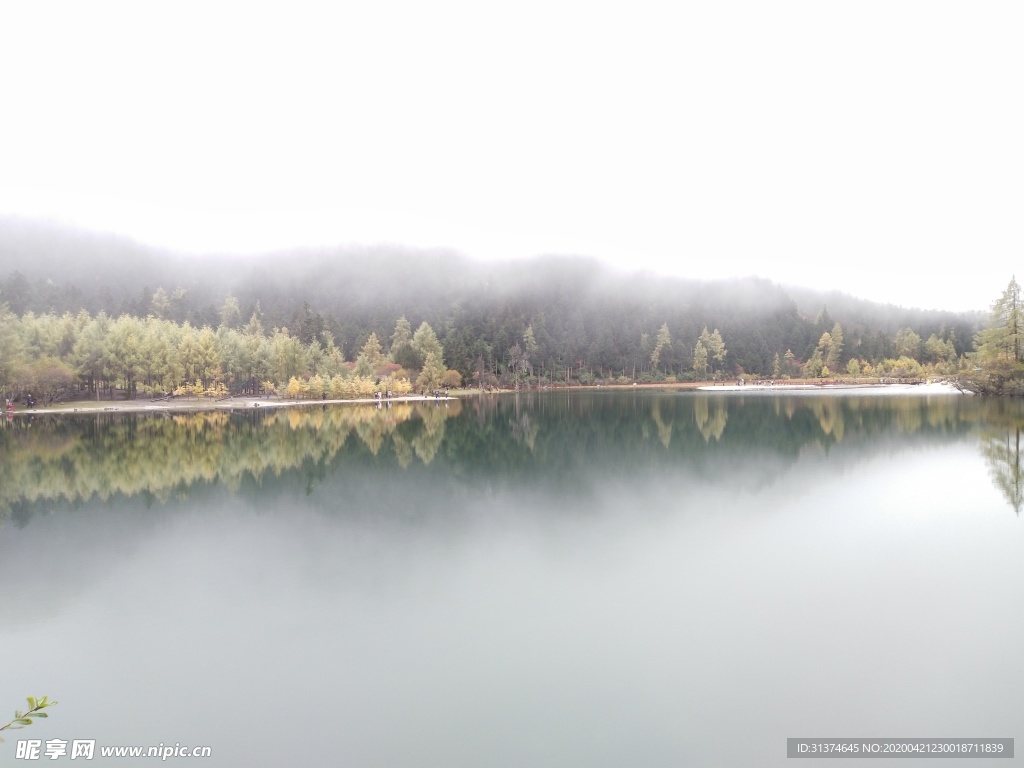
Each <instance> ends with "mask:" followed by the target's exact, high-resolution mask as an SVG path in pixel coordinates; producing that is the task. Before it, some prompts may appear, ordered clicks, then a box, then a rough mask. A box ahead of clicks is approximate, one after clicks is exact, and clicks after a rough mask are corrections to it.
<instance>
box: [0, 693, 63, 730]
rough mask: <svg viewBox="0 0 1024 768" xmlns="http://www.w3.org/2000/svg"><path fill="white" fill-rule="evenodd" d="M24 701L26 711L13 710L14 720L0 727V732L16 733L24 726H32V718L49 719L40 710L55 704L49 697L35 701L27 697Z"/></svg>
mask: <svg viewBox="0 0 1024 768" xmlns="http://www.w3.org/2000/svg"><path fill="white" fill-rule="evenodd" d="M26 700H27V701H28V711H26V712H19V711H17V710H15V712H14V719H13V720H11V722H9V723H7V725H0V731H6V730H7V729H10V730H12V731H17V730H19V729H21V728H24V727H25V726H26V725H32V718H34V717H49V715H48V714H46V713H45V712H43V711H42V710H44V709H46V708H47V707H52V706H53V705H54V704H56V703H57V702H56V701H50V697H49V696H43V698H41V699H35V698H33V697H32V696H29V697H28V698H27V699H26ZM0 741H3V739H0Z"/></svg>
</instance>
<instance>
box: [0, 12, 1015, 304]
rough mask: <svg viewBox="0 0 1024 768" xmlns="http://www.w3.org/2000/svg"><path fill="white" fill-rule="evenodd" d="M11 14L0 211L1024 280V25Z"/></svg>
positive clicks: (268, 242) (805, 274)
mask: <svg viewBox="0 0 1024 768" xmlns="http://www.w3.org/2000/svg"><path fill="white" fill-rule="evenodd" d="M0 5H2V9H3V13H2V18H3V20H2V24H0V215H5V214H11V213H16V214H30V215H42V216H47V217H53V218H57V219H60V220H64V221H68V222H73V223H78V224H84V225H87V226H89V227H92V228H98V229H103V230H109V231H114V232H119V233H124V234H129V235H132V236H134V237H136V238H138V239H141V240H143V241H146V242H150V243H153V244H158V245H164V246H169V247H172V248H176V249H187V250H194V251H196V252H199V253H203V252H210V251H243V252H245V251H259V250H266V249H270V248H279V247H283V246H288V245H298V244H309V243H338V244H343V243H379V242H394V243H403V244H409V245H418V246H443V247H450V248H453V249H456V250H459V251H462V252H464V253H466V254H468V255H470V256H474V257H480V258H495V257H500V258H507V257H527V256H533V255H537V254H541V253H563V254H586V255H593V256H597V257H600V258H602V259H605V260H607V261H610V262H613V263H619V264H622V265H624V266H626V267H629V268H634V267H637V268H641V267H642V268H650V269H655V270H661V271H665V272H671V273H675V274H682V275H690V276H694V277H718V276H723V277H724V276H733V275H748V274H757V275H762V276H764V277H768V278H770V279H772V280H775V281H778V282H784V283H796V284H801V285H809V286H812V287H819V288H838V289H841V290H844V291H847V292H849V293H853V294H855V295H859V296H863V297H865V298H871V299H876V300H883V301H892V302H895V303H898V304H904V305H913V306H922V307H936V308H948V309H983V308H986V307H987V306H988V305H989V304H990V303H991V301H992V300H993V299H994V298H996V296H998V294H999V293H1000V291H1001V290H1002V289H1003V288H1004V287H1005V285H1006V282H1007V281H1008V280H1009V278H1010V276H1011V274H1013V273H1014V272H1015V271H1019V272H1020V273H1021V276H1022V277H1024V268H1022V269H1020V270H1018V266H1019V265H1021V264H1022V263H1024V262H1021V254H1022V253H1024V247H1022V246H1024V234H1022V222H1024V217H1022V213H1024V98H1022V97H1024V88H1022V86H1024V45H1021V40H1022V39H1024V3H1020V2H1019V1H1018V0H1013V1H1012V2H998V1H996V2H986V3H964V2H957V3H951V2H942V1H941V0H925V1H922V2H899V1H898V0H885V1H884V2H870V1H866V0H856V1H855V2H828V1H826V0H809V1H808V2H774V1H766V0H757V2H742V1H740V0H737V1H736V2H714V1H711V0H701V2H683V1H682V0H680V1H677V2H665V3H638V2H631V3H629V4H626V3H618V4H599V3H592V2H558V1H557V0H545V1H544V2H538V3H530V2H522V1H520V2H516V3H501V4H498V3H485V2H479V0H475V1H472V2H464V3H450V2H438V1H436V0H431V2H416V3H411V2H392V3H373V2H336V3H311V4H303V3H295V2H290V3H288V4H275V5H274V8H275V10H274V11H269V10H265V8H264V6H263V5H262V4H256V3H249V2H245V3H243V2H237V3H234V2H231V3H218V2H210V1H208V0H207V1H205V2H196V3H190V2H176V3H171V4H153V3H139V2H124V3H110V2H96V1H92V2H88V3H81V2H78V3H64V4H60V3H58V4H51V3H45V4H44V3H31V2H8V1H7V0H0ZM613 5H614V7H615V8H617V10H616V9H609V7H608V6H613Z"/></svg>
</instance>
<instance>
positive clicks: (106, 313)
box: [0, 221, 979, 396]
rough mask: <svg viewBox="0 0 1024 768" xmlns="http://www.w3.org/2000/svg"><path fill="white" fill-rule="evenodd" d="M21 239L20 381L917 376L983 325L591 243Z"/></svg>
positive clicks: (941, 365)
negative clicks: (819, 294) (516, 245)
mask: <svg viewBox="0 0 1024 768" xmlns="http://www.w3.org/2000/svg"><path fill="white" fill-rule="evenodd" d="M14 235H16V236H14ZM14 235H12V230H11V226H10V224H9V223H6V225H5V223H4V222H2V221H0V254H3V255H4V257H5V258H4V263H5V264H10V265H11V266H13V267H14V270H13V271H12V272H10V273H8V274H7V275H6V276H0V306H3V305H6V310H5V311H4V314H3V318H2V323H3V328H2V329H0V331H2V332H0V345H3V346H2V352H3V356H2V360H0V376H2V377H3V378H2V381H0V385H2V386H4V387H6V388H7V391H8V392H12V391H26V390H25V389H24V386H26V385H27V386H32V387H33V388H34V389H36V390H39V392H43V391H51V392H55V391H58V390H60V389H61V388H65V389H66V388H75V389H81V390H83V391H88V392H90V393H95V392H96V391H97V389H98V390H100V391H102V392H105V393H107V394H110V393H112V392H113V391H114V389H115V388H116V389H120V390H123V391H127V392H128V393H129V394H130V395H134V394H135V393H138V392H156V391H173V390H174V389H175V388H178V387H181V386H183V385H184V384H185V383H188V385H189V386H190V387H192V388H193V390H194V389H197V388H199V389H202V390H204V391H207V390H210V388H211V387H212V388H216V387H222V388H224V389H226V390H227V391H241V390H246V389H248V390H250V391H252V390H254V389H255V387H256V386H259V385H261V384H262V383H263V382H266V383H267V384H268V385H270V386H271V387H274V388H277V389H278V390H279V391H280V390H281V389H282V388H287V387H288V386H289V385H290V384H291V381H292V379H296V380H298V381H299V382H307V383H308V381H309V380H311V379H312V377H314V376H319V377H320V378H321V381H329V380H330V379H331V378H332V377H341V378H342V379H345V378H346V377H350V376H359V377H361V378H362V379H364V380H371V379H372V380H373V381H374V383H375V384H376V383H378V382H379V381H382V380H384V379H386V378H388V377H390V379H389V381H391V382H393V383H394V382H397V381H398V380H404V381H407V382H408V383H409V386H411V387H417V388H422V387H427V388H434V387H436V386H439V385H441V384H443V383H452V382H454V381H456V379H458V380H463V381H466V382H467V383H474V384H482V385H498V384H502V385H508V386H515V385H516V384H519V383H522V382H524V381H526V380H530V381H532V382H534V383H538V382H540V383H544V382H568V383H584V384H586V383H592V382H595V381H605V382H608V381H662V380H672V379H673V378H674V379H677V380H680V379H700V378H705V377H733V376H741V375H748V376H749V375H753V376H763V377H769V376H775V377H780V376H787V375H788V376H798V375H811V376H820V375H825V374H826V372H827V375H832V376H835V375H847V374H864V375H869V374H876V375H899V376H912V375H920V374H921V372H922V371H925V370H927V371H929V372H937V373H946V372H952V371H954V370H956V368H957V367H958V366H959V365H960V364H961V361H962V360H963V358H964V355H965V354H966V353H968V352H969V351H970V349H971V341H972V339H973V337H974V334H975V332H976V331H977V330H978V327H979V322H978V318H976V317H974V316H972V315H965V314H957V313H942V312H924V311H914V310H901V309H899V308H893V307H881V306H879V305H870V304H869V303H866V302H858V301H854V300H848V301H843V300H840V299H836V304H837V305H838V306H836V305H829V308H828V309H825V308H824V307H823V306H819V307H818V308H817V309H816V310H815V313H814V314H813V316H812V315H810V314H806V313H804V312H801V311H800V310H798V305H797V302H796V301H794V299H793V298H792V297H791V295H790V292H789V289H784V288H782V287H780V286H778V285H776V284H773V283H771V282H769V281H767V280H762V279H753V278H751V279H745V280H732V281H717V282H697V281H692V280H683V279H674V278H665V277H662V276H654V275H647V274H632V275H619V274H615V273H613V272H612V271H611V270H609V269H607V268H605V267H603V266H602V265H600V264H599V263H598V262H597V261H595V260H592V259H586V258H569V257H545V258H538V259H534V260H532V261H525V262H503V263H479V262H472V261H469V260H467V259H465V258H463V257H461V256H459V255H457V254H452V253H444V252H432V251H410V250H402V249H398V248H375V249H348V250H340V249H334V250H320V251H314V250H303V251H297V252H290V253H281V254H271V255H267V256H262V257H255V258H250V259H244V260H242V259H237V258H234V259H229V258H221V259H217V258H206V259H195V258H193V259H189V258H186V257H181V256H175V255H173V254H166V253H160V252H158V251H155V250H153V249H146V248H144V247H142V246H139V245H136V244H134V243H131V242H129V241H124V240H120V239H116V238H106V239H104V238H103V237H101V236H86V235H82V234H81V233H74V232H56V233H54V232H47V231H42V230H40V229H38V228H37V229H32V228H31V227H28V228H27V229H26V227H22V228H21V229H20V230H17V231H16V232H15V233H14ZM100 276H102V277H100ZM801 297H802V299H801V300H802V301H806V292H803V293H802V294H801ZM847 298H848V297H847ZM872 308H873V309H872ZM840 309H842V311H843V312H844V313H847V314H840ZM830 311H831V312H832V313H834V314H835V317H833V316H832V315H831V314H830ZM872 311H873V312H874V314H872ZM17 382H21V383H17ZM69 382H70V383H69ZM26 383H27V384H26ZM197 384H198V387H197ZM311 396H312V395H311Z"/></svg>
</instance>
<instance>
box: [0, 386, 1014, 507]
mask: <svg viewBox="0 0 1024 768" xmlns="http://www.w3.org/2000/svg"><path fill="white" fill-rule="evenodd" d="M726 425H728V429H726ZM979 427H980V429H981V432H982V437H983V452H984V455H985V459H986V460H987V461H988V462H989V465H990V467H991V468H992V477H993V482H994V483H995V484H996V485H997V486H998V487H999V488H1000V490H1001V492H1002V493H1003V494H1004V495H1005V496H1006V498H1007V500H1008V502H1009V503H1010V504H1011V506H1013V508H1014V510H1015V511H1016V512H1017V513H1018V514H1019V512H1020V509H1021V506H1022V502H1021V499H1022V496H1024V490H1022V483H1021V465H1020V451H1019V448H1020V431H1021V430H1022V429H1024V410H1022V406H1021V404H1019V403H1008V402H1005V401H999V402H995V403H993V402H989V401H985V400H983V399H982V398H967V397H959V396H957V397H952V396H947V397H942V398H935V399H931V398H925V397H882V396H853V397H851V396H826V395H817V394H816V393H815V394H813V395H801V396H788V395H776V394H772V395H770V396H769V395H765V396H743V397H730V396H727V395H718V394H716V395H706V394H703V393H701V394H692V393H686V394H681V393H657V394H656V393H608V392H605V393H572V394H571V395H566V394H565V393H553V394H551V395H548V394H547V393H541V394H529V395H521V396H520V397H518V398H516V397H512V396H509V397H495V396H484V397H480V398H474V399H472V400H469V401H450V402H448V403H442V402H434V401H429V400H428V401H423V402H416V403H396V404H394V405H392V406H391V407H386V406H384V407H373V406H345V407H328V408H325V409H320V408H315V409H313V408H309V409H305V408H300V409H289V410H271V409H266V410H259V411H236V412H224V411H217V412H207V413H193V414H160V415H145V416H143V415H129V414H103V415H96V416H89V417H67V416H65V417H48V418H40V419H37V420H36V421H34V422H30V421H27V420H24V419H15V420H14V421H13V422H8V423H7V424H6V428H3V429H0V466H2V467H3V480H2V482H0V515H5V514H9V513H10V511H11V510H12V508H14V507H18V508H19V509H26V508H27V507H28V506H35V507H39V508H41V509H42V508H46V505H52V503H53V502H56V501H63V502H67V503H70V504H80V503H83V502H85V501H88V500H90V499H98V500H101V501H102V500H107V499H111V498H112V497H114V496H115V495H119V496H123V497H132V496H137V495H138V496H143V497H144V498H146V499H147V500H148V501H147V503H165V502H167V501H168V500H170V499H172V498H188V496H189V494H190V493H192V492H193V490H192V489H196V490H198V489H200V488H212V487H213V486H221V487H224V488H227V489H229V490H231V491H233V492H238V491H239V490H241V491H244V492H250V490H252V492H253V493H254V495H257V496H258V495H266V492H267V491H269V490H275V489H278V490H280V491H282V492H289V493H290V492H291V491H290V490H288V489H290V488H292V487H293V486H294V485H296V484H301V485H299V488H304V489H305V491H306V492H307V493H312V492H313V490H314V489H315V488H316V487H318V486H320V485H324V484H328V485H329V488H330V490H328V491H327V495H328V496H331V495H332V494H333V496H331V497H332V498H333V499H335V500H337V499H338V498H341V497H345V499H346V502H345V503H346V505H348V506H351V505H352V504H368V505H370V506H375V505H377V504H379V499H378V498H376V497H375V496H374V494H377V493H379V489H380V488H381V487H382V482H383V483H384V486H383V487H388V486H387V484H388V483H391V482H392V481H394V480H397V479H398V476H396V475H395V474H394V473H395V472H396V471H397V472H401V473H404V474H407V475H408V476H409V477H410V478H411V484H410V487H412V486H413V485H416V484H417V483H418V482H420V480H424V479H426V477H427V476H426V475H422V473H424V472H428V471H429V482H444V483H448V484H449V485H451V486H452V490H455V487H456V486H457V487H459V488H462V487H465V488H469V489H474V488H475V489H481V488H489V489H497V488H500V487H507V488H514V489H517V492H520V493H544V494H551V493H555V494H562V495H566V496H571V497H572V498H573V499H574V503H580V504H586V503H587V501H586V500H587V499H588V497H589V494H593V493H596V490H595V489H596V488H597V487H598V484H597V483H595V482H594V478H595V477H602V478H614V477H621V478H629V479H630V480H633V479H634V478H636V477H638V476H639V475H640V474H642V473H658V472H661V471H663V470H664V469H666V468H667V469H670V470H671V471H672V473H673V476H676V477H680V478H682V477H684V476H685V477H689V478H692V479H694V480H699V481H702V482H707V483H714V484H721V483H728V484H731V485H736V484H745V485H748V486H750V487H756V486H761V485H764V484H770V483H774V482H778V481H779V479H780V478H782V477H784V476H785V474H786V468H787V467H791V466H795V465H796V464H797V462H798V461H799V460H800V456H801V454H802V452H803V451H804V449H805V448H807V447H808V446H813V445H819V446H821V447H823V448H826V449H829V448H830V447H832V446H837V445H840V444H841V445H842V447H843V451H842V454H843V456H845V457H852V456H856V455H858V454H863V455H864V456H870V455H873V454H874V452H876V451H877V450H878V441H879V439H885V440H887V441H888V442H889V443H890V444H898V443H899V442H900V441H903V442H909V441H914V442H921V441H936V440H942V441H950V440H961V439H964V438H965V437H966V436H967V434H968V433H970V432H975V431H977V430H978V429H979ZM826 454H827V455H829V454H830V451H826ZM388 473H391V474H388ZM363 487H365V488H366V489H367V490H366V492H367V493H368V494H369V496H370V497H368V498H367V499H364V500H362V501H360V499H359V498H358V497H357V495H353V494H357V492H358V489H359V488H363ZM392 487H393V486H392ZM371 488H372V489H373V490H372V491H371V490H370V489H371ZM419 488H420V489H422V486H419ZM413 492H414V491H410V493H413ZM418 492H421V490H420V491H418ZM346 494H349V495H348V496H346ZM413 503H414V502H413Z"/></svg>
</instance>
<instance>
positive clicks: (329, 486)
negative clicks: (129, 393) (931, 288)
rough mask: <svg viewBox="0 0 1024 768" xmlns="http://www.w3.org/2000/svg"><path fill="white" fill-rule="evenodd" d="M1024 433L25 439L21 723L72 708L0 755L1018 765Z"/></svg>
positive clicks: (993, 405) (1022, 423)
mask: <svg viewBox="0 0 1024 768" xmlns="http://www.w3.org/2000/svg"><path fill="white" fill-rule="evenodd" d="M1022 429H1024V408H1022V406H1021V404H1020V403H1015V402H1014V403H1011V402H1004V401H985V400H983V399H981V398H967V397H960V396H939V397H924V396H890V395H877V394H876V395H873V396H867V395H857V396H835V397H822V396H817V395H779V394H772V395H763V396H750V395H745V396H741V395H734V396H727V395H706V394H693V393H650V392H643V393H624V394H618V393H610V392H604V393H602V392H598V393H586V394H584V393H573V394H569V395H566V394H564V393H552V394H542V395H536V394H533V395H523V396H520V397H519V398H518V399H516V398H514V397H513V396H507V397H501V398H494V397H492V398H489V399H488V398H485V399H483V400H466V401H464V402H461V403H458V402H454V403H450V404H448V405H444V404H440V405H435V404H434V403H426V404H423V405H418V406H408V405H396V406H394V407H392V408H390V409H386V408H385V409H380V410H377V409H373V408H362V407H358V408H357V407H328V408H326V409H323V408H321V407H319V406H317V407H315V408H309V409H305V410H292V411H263V412H238V413H235V414H226V413H210V414H194V415H177V416H162V415H157V416H126V415H120V416H118V415H103V416H90V417H87V418H68V417H63V418H59V419H58V418H53V417H50V418H38V419H36V420H35V421H33V422H29V421H27V420H22V419H21V418H19V419H16V420H15V421H13V422H9V423H7V424H6V425H5V427H4V428H3V429H0V469H2V479H0V579H2V583H3V584H4V585H5V590H4V597H3V601H2V603H0V605H2V609H0V648H2V650H3V657H4V660H5V663H4V665H3V667H4V670H3V675H2V678H0V680H2V684H0V696H2V701H0V706H2V707H9V708H10V709H12V710H13V709H14V708H15V707H17V706H19V704H21V703H22V702H23V701H24V697H25V696H26V695H33V696H41V695H43V694H47V695H49V696H51V697H52V698H56V699H58V700H59V701H60V704H59V705H58V706H57V707H56V708H54V709H52V710H50V712H51V717H50V718H49V720H46V721H40V722H39V723H38V724H36V725H33V726H32V727H31V728H30V729H26V730H24V731H21V732H17V733H15V734H12V735H11V737H10V738H8V740H7V743H6V744H2V745H0V762H3V763H7V762H8V759H9V758H13V755H14V750H15V743H16V741H17V739H18V738H19V737H20V738H27V737H32V738H40V739H44V740H45V739H52V738H59V739H66V740H71V739H95V740H96V741H97V745H140V746H142V745H146V746H148V745H157V744H160V743H163V744H175V743H180V744H184V745H189V746H193V745H208V746H210V747H211V748H212V757H210V758H207V759H204V760H201V761H195V764H202V765H205V766H211V768H212V767H213V766H239V767H240V768H241V767H243V766H285V765H324V766H327V765H337V766H389V767H395V766H474V767H475V766H686V765H715V766H772V765H778V766H782V765H786V764H787V760H786V758H785V754H786V738H787V737H793V736H830V737H836V736H851V737H875V736H877V737H932V736H956V737H980V736H986V737H1017V739H1018V745H1017V748H1018V754H1019V750H1021V749H1024V743H1021V739H1022V738H1024V732H1022V731H1021V724H1022V723H1024V693H1022V691H1024V520H1022V518H1021V514H1020V512H1021V508H1022V506H1024V503H1022V499H1024V483H1022V473H1021V457H1020V453H1019V448H1020V443H1021V441H1020V435H1021V431H1022ZM63 759H64V760H67V759H69V758H67V757H65V758H63ZM11 762H13V760H11ZM167 762H168V764H184V763H189V762H190V761H188V760H184V759H178V760H175V759H173V758H172V759H170V760H168V761H167ZM1020 762H1021V758H1019V757H1018V758H1016V760H1002V761H998V762H997V763H991V762H989V761H986V762H984V763H982V761H980V760H978V761H972V760H959V761H957V762H956V765H972V764H981V765H1011V764H1020ZM97 763H98V764H104V763H103V761H102V760H101V759H100V758H98V757H97V759H96V760H95V761H94V762H93V764H97ZM915 763H917V764H923V761H914V760H910V761H908V760H900V761H898V762H896V761H893V764H896V765H900V766H907V765H912V764H915ZM25 764H28V763H25ZM108 764H115V765H124V766H128V765H132V764H140V765H147V764H149V765H151V764H153V760H152V759H149V760H145V759H143V760H136V761H132V760H130V759H118V760H110V761H109V763H108ZM855 764H858V762H857V761H854V762H851V763H843V765H855ZM867 764H868V765H872V766H882V765H885V764H886V761H871V762H870V763H867Z"/></svg>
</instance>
